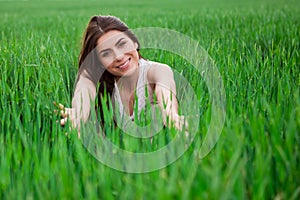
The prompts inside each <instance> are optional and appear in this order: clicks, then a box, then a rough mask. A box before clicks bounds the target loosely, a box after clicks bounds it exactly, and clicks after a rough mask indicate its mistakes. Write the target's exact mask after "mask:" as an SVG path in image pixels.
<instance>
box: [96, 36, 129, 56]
mask: <svg viewBox="0 0 300 200" xmlns="http://www.w3.org/2000/svg"><path fill="white" fill-rule="evenodd" d="M123 39H125V38H120V39H119V40H118V41H117V43H116V44H115V46H118V45H119V44H120V42H121V41H122V40H123ZM105 51H109V49H103V50H101V51H99V53H103V52H105Z"/></svg>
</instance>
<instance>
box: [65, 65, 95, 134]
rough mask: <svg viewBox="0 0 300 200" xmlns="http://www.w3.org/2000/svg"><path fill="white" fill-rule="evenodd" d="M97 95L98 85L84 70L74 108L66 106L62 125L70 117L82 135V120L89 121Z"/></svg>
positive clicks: (75, 96)
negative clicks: (96, 85)
mask: <svg viewBox="0 0 300 200" xmlns="http://www.w3.org/2000/svg"><path fill="white" fill-rule="evenodd" d="M95 97H96V87H95V85H94V83H93V82H92V81H91V80H90V79H89V78H88V74H87V71H85V70H84V71H83V72H82V73H81V74H80V76H79V78H78V81H77V84H76V87H75V91H74V96H73V99H72V108H65V109H64V110H63V111H62V113H61V115H62V116H63V117H64V118H63V119H62V120H61V125H65V123H66V121H67V119H69V120H70V121H71V124H72V126H73V127H74V128H77V129H78V136H80V133H79V131H80V122H81V121H83V122H86V121H87V119H88V117H89V114H90V110H91V100H94V99H95Z"/></svg>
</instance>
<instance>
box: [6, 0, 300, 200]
mask: <svg viewBox="0 0 300 200" xmlns="http://www.w3.org/2000/svg"><path fill="white" fill-rule="evenodd" d="M97 14H105V15H106V14H110V15H115V16H118V17H119V18H121V19H122V20H123V21H125V22H126V23H127V25H128V26H129V27H130V28H139V27H162V28H169V29H172V30H176V31H178V32H181V33H183V34H185V35H187V36H189V37H191V38H193V39H195V40H197V41H199V44H200V45H201V46H202V47H203V48H204V49H205V50H207V51H208V53H209V54H210V56H211V57H212V59H213V60H214V61H215V64H216V66H217V68H218V69H219V71H220V74H221V76H222V78H223V83H224V87H225V92H226V122H225V125H224V128H223V130H222V135H221V137H220V139H219V141H218V143H217V145H216V146H215V148H214V149H213V150H212V152H210V154H209V155H208V156H207V157H206V158H204V159H202V160H199V159H197V157H196V156H195V155H196V152H197V149H199V148H200V144H201V138H202V136H201V135H202V134H203V133H205V132H206V130H207V127H208V125H209V123H210V100H209V95H208V94H207V92H205V89H204V90H201V88H202V86H201V87H200V86H199V87H198V84H202V85H203V81H202V82H201V80H199V78H197V77H200V76H199V75H196V74H194V73H193V71H192V67H191V66H189V64H188V63H187V62H185V61H184V60H182V59H180V58H179V57H178V56H175V55H170V54H169V53H167V52H162V51H157V52H155V51H152V52H151V51H149V52H147V51H145V52H144V55H145V57H147V58H148V59H150V60H156V61H160V62H164V63H167V64H169V65H170V66H171V67H173V68H174V69H175V70H177V71H179V72H182V73H183V74H184V75H186V77H187V79H188V80H189V81H190V82H191V84H192V85H193V87H194V88H195V90H196V94H197V96H198V98H199V99H200V103H201V107H202V108H203V109H202V110H201V112H200V114H201V120H200V122H199V125H200V127H199V133H198V135H199V137H197V138H196V140H195V142H194V143H193V145H192V146H191V148H189V150H188V151H187V152H186V153H185V154H184V155H183V156H182V157H181V158H180V159H178V160H177V161H176V162H174V163H173V164H172V165H170V166H168V167H166V168H164V169H161V170H158V171H154V172H151V173H145V174H130V173H123V172H119V171H116V170H114V169H111V168H109V167H106V166H105V165H103V164H102V163H100V162H98V161H97V160H96V159H95V158H93V157H92V156H91V155H90V154H89V153H88V152H87V151H86V149H85V148H84V147H83V145H82V144H81V141H80V140H78V139H77V137H76V135H75V134H74V132H72V131H71V132H70V131H68V128H67V127H64V128H63V127H60V126H59V125H58V124H57V123H56V120H57V119H58V117H57V116H56V115H55V114H54V113H53V112H52V111H53V109H54V106H53V104H52V102H53V101H58V102H62V103H64V104H65V105H71V98H72V93H73V89H74V82H75V77H76V72H77V68H78V66H77V59H78V54H79V51H80V42H81V37H82V34H83V31H84V29H85V27H86V25H87V23H88V20H89V19H90V17H91V16H92V15H97ZM0 18H1V20H0V102H1V103H0V104H1V107H0V199H32V198H39V199H44V198H46V199H69V198H71V199H82V198H88V199H157V198H159V199H175V198H182V199H187V198H190V199H299V197H300V134H299V132H300V93H299V92H300V91H299V88H300V64H299V63H300V60H299V59H300V57H299V49H300V41H299V40H300V39H299V38H300V21H299V19H300V3H299V1H296V0H295V1H288V0H286V1H283V0H275V1H271V0H268V1H234V0H230V1H221V0H213V1H196V0H194V1H192V0H188V1H179V0H177V1H171V0H167V1H158V0H154V1H129V0H128V1H127V0H126V1H120V2H119V1H85V2H81V1H44V2H40V1H20V2H19V1H0ZM174 63H175V64H174ZM201 91H202V92H201ZM65 132H69V136H68V137H66V136H65ZM108 134H109V133H108ZM132 144H133V145H134V144H135V143H132Z"/></svg>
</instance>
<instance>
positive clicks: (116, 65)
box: [97, 30, 139, 77]
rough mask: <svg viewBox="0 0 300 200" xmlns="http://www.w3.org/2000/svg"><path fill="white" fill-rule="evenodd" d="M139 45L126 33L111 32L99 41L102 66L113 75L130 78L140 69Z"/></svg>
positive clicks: (98, 49)
mask: <svg viewBox="0 0 300 200" xmlns="http://www.w3.org/2000/svg"><path fill="white" fill-rule="evenodd" d="M137 47H138V44H137V43H136V42H133V41H132V40H131V39H130V38H129V37H128V36H127V35H126V34H125V33H124V32H121V31H117V30H111V31H109V32H107V33H105V34H104V35H102V36H101V37H100V38H99V39H98V41H97V52H98V56H99V59H100V62H101V63H102V65H103V66H104V67H105V68H106V70H107V71H108V72H110V73H111V74H112V75H114V76H117V77H121V76H130V75H132V74H133V73H134V72H135V71H136V69H137V68H138V61H139V55H138V52H137Z"/></svg>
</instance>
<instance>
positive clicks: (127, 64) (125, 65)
mask: <svg viewBox="0 0 300 200" xmlns="http://www.w3.org/2000/svg"><path fill="white" fill-rule="evenodd" d="M130 60H131V58H129V59H128V60H126V61H125V62H124V63H123V64H121V65H119V66H118V67H117V68H119V69H122V70H124V69H126V68H127V67H128V66H129V62H130Z"/></svg>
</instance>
